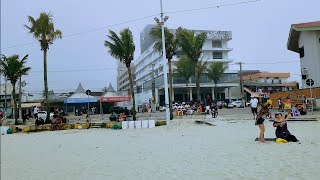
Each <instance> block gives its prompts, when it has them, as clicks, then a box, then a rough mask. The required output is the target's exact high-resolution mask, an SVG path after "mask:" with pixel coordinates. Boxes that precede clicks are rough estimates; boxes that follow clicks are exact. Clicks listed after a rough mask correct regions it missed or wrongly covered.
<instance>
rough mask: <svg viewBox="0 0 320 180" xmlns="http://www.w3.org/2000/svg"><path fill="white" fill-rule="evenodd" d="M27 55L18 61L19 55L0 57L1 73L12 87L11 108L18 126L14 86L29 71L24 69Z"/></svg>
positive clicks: (27, 68)
mask: <svg viewBox="0 0 320 180" xmlns="http://www.w3.org/2000/svg"><path fill="white" fill-rule="evenodd" d="M27 59H28V55H26V56H24V57H23V58H22V59H21V60H19V55H12V56H9V57H6V56H4V55H1V61H0V67H1V71H2V72H1V73H2V74H3V75H4V77H5V78H7V79H8V80H9V81H10V83H11V85H12V98H13V107H14V113H13V114H14V118H15V124H18V121H17V119H18V116H17V114H18V112H17V95H16V84H17V81H18V80H19V78H20V77H21V76H24V75H27V74H28V72H29V71H30V69H31V68H30V67H25V64H26V60H27Z"/></svg>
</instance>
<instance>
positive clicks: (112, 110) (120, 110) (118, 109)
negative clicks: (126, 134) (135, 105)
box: [109, 106, 124, 114]
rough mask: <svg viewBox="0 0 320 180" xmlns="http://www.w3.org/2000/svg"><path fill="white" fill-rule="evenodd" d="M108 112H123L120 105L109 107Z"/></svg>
mask: <svg viewBox="0 0 320 180" xmlns="http://www.w3.org/2000/svg"><path fill="white" fill-rule="evenodd" d="M109 112H110V113H112V112H115V113H116V114H120V113H123V112H124V108H123V107H120V106H114V107H112V108H110V111H109Z"/></svg>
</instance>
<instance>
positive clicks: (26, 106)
mask: <svg viewBox="0 0 320 180" xmlns="http://www.w3.org/2000/svg"><path fill="white" fill-rule="evenodd" d="M34 106H37V107H41V106H42V105H41V103H35V102H33V103H21V108H32V107H34Z"/></svg>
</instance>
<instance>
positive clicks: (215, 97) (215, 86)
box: [213, 83, 217, 101]
mask: <svg viewBox="0 0 320 180" xmlns="http://www.w3.org/2000/svg"><path fill="white" fill-rule="evenodd" d="M216 94H217V83H214V94H213V96H214V100H215V101H217V96H216Z"/></svg>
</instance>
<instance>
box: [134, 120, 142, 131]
mask: <svg viewBox="0 0 320 180" xmlns="http://www.w3.org/2000/svg"><path fill="white" fill-rule="evenodd" d="M134 125H135V127H136V129H141V121H134Z"/></svg>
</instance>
